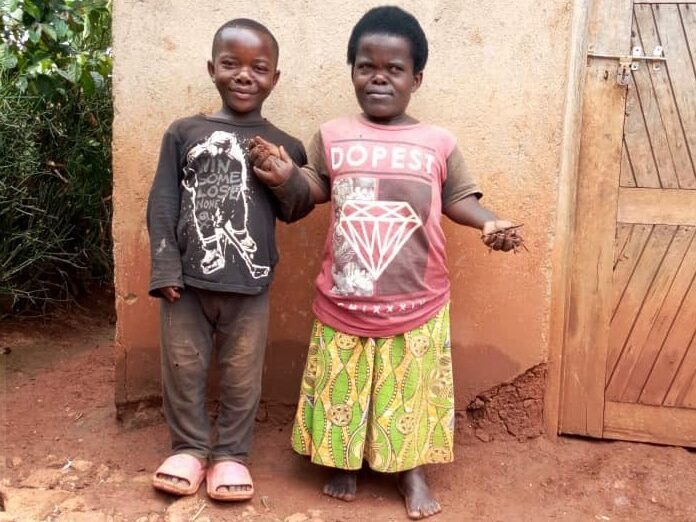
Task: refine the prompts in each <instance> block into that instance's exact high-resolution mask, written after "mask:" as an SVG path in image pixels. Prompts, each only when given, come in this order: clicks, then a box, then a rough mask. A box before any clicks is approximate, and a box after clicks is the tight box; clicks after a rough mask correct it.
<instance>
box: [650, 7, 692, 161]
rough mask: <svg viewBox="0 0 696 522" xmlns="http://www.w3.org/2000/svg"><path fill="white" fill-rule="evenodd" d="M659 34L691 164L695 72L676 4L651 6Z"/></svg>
mask: <svg viewBox="0 0 696 522" xmlns="http://www.w3.org/2000/svg"><path fill="white" fill-rule="evenodd" d="M653 12H654V14H655V22H656V24H657V30H658V34H659V35H660V40H661V41H662V45H663V47H664V52H665V56H668V62H667V69H668V71H669V77H670V79H671V81H672V90H673V92H674V99H675V101H676V104H677V110H678V111H679V115H680V116H681V123H682V126H683V128H684V136H685V138H686V144H687V148H688V150H689V155H690V158H691V162H692V165H693V161H694V154H696V96H695V95H694V93H696V74H695V73H694V66H693V63H692V62H691V57H690V53H689V47H688V44H687V41H686V36H685V35H684V27H683V26H682V22H681V15H680V13H679V6H677V5H662V6H660V5H656V6H654V7H653Z"/></svg>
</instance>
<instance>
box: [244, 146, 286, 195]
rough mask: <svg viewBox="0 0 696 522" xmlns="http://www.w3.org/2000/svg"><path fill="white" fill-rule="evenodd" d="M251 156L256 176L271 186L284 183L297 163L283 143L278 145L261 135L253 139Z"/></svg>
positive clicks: (250, 147)
mask: <svg viewBox="0 0 696 522" xmlns="http://www.w3.org/2000/svg"><path fill="white" fill-rule="evenodd" d="M249 157H250V159H251V163H252V165H253V167H254V172H255V173H256V176H257V177H258V178H259V179H260V180H261V181H262V182H263V183H264V184H266V185H268V186H269V187H276V186H278V185H282V184H283V183H285V182H286V181H287V180H288V179H289V178H290V176H292V173H293V171H294V170H295V164H294V163H293V162H292V159H291V158H290V156H288V153H287V152H285V149H284V148H283V146H282V145H281V146H280V147H277V146H276V145H274V144H273V143H269V142H268V141H266V140H264V139H263V138H261V137H259V136H257V137H255V138H254V139H252V140H251V144H250V145H249Z"/></svg>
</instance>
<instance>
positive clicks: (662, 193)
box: [617, 187, 696, 225]
mask: <svg viewBox="0 0 696 522" xmlns="http://www.w3.org/2000/svg"><path fill="white" fill-rule="evenodd" d="M617 220H618V221H619V222H621V223H656V224H662V225H696V190H673V189H663V190H660V189H643V188H628V187H627V188H621V189H619V203H618V211H617Z"/></svg>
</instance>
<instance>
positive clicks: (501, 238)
mask: <svg viewBox="0 0 696 522" xmlns="http://www.w3.org/2000/svg"><path fill="white" fill-rule="evenodd" d="M521 226H522V225H513V224H512V223H511V222H510V221H504V220H496V221H486V222H485V223H484V224H483V229H482V230H481V240H482V241H483V243H484V244H485V245H486V246H487V247H488V248H490V249H491V250H502V251H503V252H509V251H510V250H512V251H513V252H517V251H518V250H520V249H521V248H524V249H525V250H527V247H526V246H525V244H524V239H523V238H522V236H521V235H520V234H519V232H518V230H519V228H520V227H521Z"/></svg>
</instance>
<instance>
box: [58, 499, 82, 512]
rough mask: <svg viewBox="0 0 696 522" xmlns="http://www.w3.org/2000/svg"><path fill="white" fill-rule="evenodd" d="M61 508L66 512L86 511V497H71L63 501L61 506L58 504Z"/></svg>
mask: <svg viewBox="0 0 696 522" xmlns="http://www.w3.org/2000/svg"><path fill="white" fill-rule="evenodd" d="M58 507H59V508H60V510H61V512H63V513H64V512H66V511H84V510H85V509H87V505H86V504H85V499H84V498H82V497H75V496H73V497H70V498H68V500H66V501H65V502H63V503H62V504H61V505H60V506H58Z"/></svg>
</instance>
